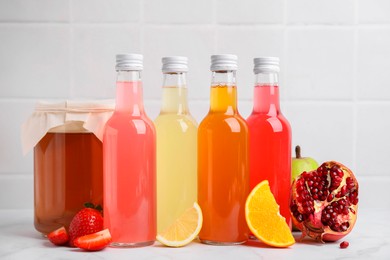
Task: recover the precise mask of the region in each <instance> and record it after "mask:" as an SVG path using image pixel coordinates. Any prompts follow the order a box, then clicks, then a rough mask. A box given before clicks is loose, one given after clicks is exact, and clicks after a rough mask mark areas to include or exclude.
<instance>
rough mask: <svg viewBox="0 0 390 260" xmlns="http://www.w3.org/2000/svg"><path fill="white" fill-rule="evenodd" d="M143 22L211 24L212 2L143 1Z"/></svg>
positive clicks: (200, 0) (188, 0)
mask: <svg viewBox="0 0 390 260" xmlns="http://www.w3.org/2000/svg"><path fill="white" fill-rule="evenodd" d="M143 10H144V21H145V22H146V23H156V24H210V23H212V22H213V11H214V9H213V1H210V0H197V1H196V3H194V2H193V1H192V0H164V1H160V0H145V5H144V8H143Z"/></svg>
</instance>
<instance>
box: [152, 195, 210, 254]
mask: <svg viewBox="0 0 390 260" xmlns="http://www.w3.org/2000/svg"><path fill="white" fill-rule="evenodd" d="M202 223H203V216H202V210H201V209H200V207H199V205H198V203H196V202H195V203H194V206H193V207H191V208H189V209H187V210H186V211H185V212H184V213H183V215H181V216H180V217H179V218H178V219H177V220H175V222H174V223H173V224H172V225H171V226H169V227H168V228H167V229H166V230H165V231H164V232H162V233H161V234H158V235H157V237H156V239H157V240H158V241H159V242H160V243H161V244H163V245H166V246H170V247H182V246H185V245H187V244H189V243H191V241H192V240H194V239H195V238H196V236H197V235H198V234H199V232H200V229H201V228H202Z"/></svg>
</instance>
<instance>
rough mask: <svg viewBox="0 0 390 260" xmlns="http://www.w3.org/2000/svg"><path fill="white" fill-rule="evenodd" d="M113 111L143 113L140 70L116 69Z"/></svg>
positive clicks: (137, 114) (133, 113)
mask: <svg viewBox="0 0 390 260" xmlns="http://www.w3.org/2000/svg"><path fill="white" fill-rule="evenodd" d="M115 111H116V112H121V113H129V114H132V115H135V116H139V115H141V114H143V113H144V105H143V96H142V80H141V72H140V71H118V74H117V81H116V106H115Z"/></svg>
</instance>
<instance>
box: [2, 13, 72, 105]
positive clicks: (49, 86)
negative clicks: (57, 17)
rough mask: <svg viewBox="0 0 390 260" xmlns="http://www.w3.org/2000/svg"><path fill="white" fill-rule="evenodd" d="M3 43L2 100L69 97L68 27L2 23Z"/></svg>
mask: <svg viewBox="0 0 390 260" xmlns="http://www.w3.org/2000/svg"><path fill="white" fill-rule="evenodd" d="M0 9H1V7H0ZM0 39H1V40H0V57H1V58H0V59H1V62H0V71H1V81H0V82H1V83H0V84H1V88H0V96H1V97H3V98H9V97H15V98H39V97H43V98H45V97H63V96H65V97H66V96H68V93H69V88H70V81H69V75H70V74H69V73H70V70H69V69H70V66H69V60H70V59H69V57H70V55H71V53H70V29H69V27H68V26H66V25H62V24H61V25H58V24H54V25H47V24H44V25H40V24H39V25H35V24H28V23H27V24H20V23H18V24H1V23H0Z"/></svg>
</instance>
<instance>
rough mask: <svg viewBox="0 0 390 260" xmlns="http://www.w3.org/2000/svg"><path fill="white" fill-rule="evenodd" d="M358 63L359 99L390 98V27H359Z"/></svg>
mask: <svg viewBox="0 0 390 260" xmlns="http://www.w3.org/2000/svg"><path fill="white" fill-rule="evenodd" d="M389 16H390V12H389ZM357 65H358V74H357V91H358V97H359V99H360V100H390V91H389V87H390V85H389V69H390V27H387V28H361V29H359V38H358V55H357Z"/></svg>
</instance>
